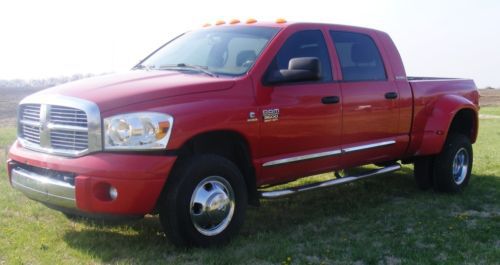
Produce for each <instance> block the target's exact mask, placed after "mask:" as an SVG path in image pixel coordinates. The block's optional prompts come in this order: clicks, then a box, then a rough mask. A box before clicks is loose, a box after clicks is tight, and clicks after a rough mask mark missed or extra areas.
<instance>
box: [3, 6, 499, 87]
mask: <svg viewBox="0 0 500 265" xmlns="http://www.w3.org/2000/svg"><path fill="white" fill-rule="evenodd" d="M499 16H500V1H498V0H476V1H467V0H440V1H437V0H418V1H405V0H378V1H373V0H372V1H370V0H366V1H361V0H349V1H346V0H342V1H337V0H323V1H315V0H307V1H270V0H267V1H261V0H249V1H243V0H230V1H216V0H212V1H202V0H199V1H191V0H181V1H167V0H163V1H150V0H142V1H124V0H122V1H112V0H97V1H96V0H70V1H68V0H66V1H51V0H43V1H39V0H38V1H37V0H2V1H1V2H0V34H1V35H0V79H11V78H24V79H31V78H42V77H53V76H55V77H57V76H62V75H71V74H75V73H102V72H114V71H123V70H127V69H129V68H130V67H131V66H133V65H134V64H135V63H136V62H138V61H139V60H140V59H142V58H143V57H144V56H146V55H147V54H149V53H150V52H151V51H153V50H154V49H155V48H157V47H158V46H160V45H161V44H163V43H164V42H166V41H167V40H169V39H170V38H172V37H174V36H176V35H178V34H180V33H182V32H184V31H186V30H190V29H196V28H199V27H201V25H202V24H204V23H205V22H213V21H215V20H217V19H226V20H229V19H231V18H239V19H241V20H244V19H247V18H249V17H253V18H256V19H257V20H268V21H274V20H275V19H276V18H278V17H284V18H286V19H287V20H289V21H305V22H327V23H337V24H348V25H357V26H364V27H371V28H377V29H380V30H383V31H386V32H388V33H389V34H390V35H391V36H392V38H393V39H394V41H395V42H396V45H397V46H398V48H399V50H400V53H401V55H402V57H403V61H404V63H405V66H406V70H407V73H408V75H423V76H445V77H468V78H474V79H475V80H476V83H477V85H478V86H480V87H485V86H493V87H500V17H499Z"/></svg>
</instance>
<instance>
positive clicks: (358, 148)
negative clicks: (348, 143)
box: [342, 140, 396, 153]
mask: <svg viewBox="0 0 500 265" xmlns="http://www.w3.org/2000/svg"><path fill="white" fill-rule="evenodd" d="M395 143H396V141H394V140H390V141H384V142H378V143H372V144H364V145H358V146H353V147H348V148H344V149H342V152H343V153H351V152H356V151H362V150H367V149H372V148H377V147H384V146H388V145H393V144H395Z"/></svg>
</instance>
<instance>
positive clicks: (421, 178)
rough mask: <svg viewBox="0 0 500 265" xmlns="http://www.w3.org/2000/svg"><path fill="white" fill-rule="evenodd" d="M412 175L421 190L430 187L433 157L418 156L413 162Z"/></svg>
mask: <svg viewBox="0 0 500 265" xmlns="http://www.w3.org/2000/svg"><path fill="white" fill-rule="evenodd" d="M413 175H414V176H415V182H416V183H417V187H418V188H419V189H421V190H428V189H430V188H432V186H433V182H434V157H433V156H425V157H418V158H417V159H416V160H415V162H414V164H413Z"/></svg>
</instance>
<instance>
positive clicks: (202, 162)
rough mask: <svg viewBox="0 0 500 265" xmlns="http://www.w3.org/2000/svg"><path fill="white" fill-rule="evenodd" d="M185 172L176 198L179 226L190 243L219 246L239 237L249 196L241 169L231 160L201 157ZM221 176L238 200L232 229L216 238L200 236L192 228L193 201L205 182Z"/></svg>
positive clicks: (194, 158) (193, 161) (213, 156)
mask: <svg viewBox="0 0 500 265" xmlns="http://www.w3.org/2000/svg"><path fill="white" fill-rule="evenodd" d="M186 164H187V168H185V169H184V170H183V174H182V176H181V177H182V180H181V182H180V183H179V189H178V192H177V196H178V197H177V198H176V211H175V213H171V214H176V215H177V218H178V224H179V225H180V226H181V227H180V229H182V232H183V233H182V234H184V235H185V236H186V239H187V243H188V244H190V245H196V246H217V245H222V244H224V243H227V242H228V241H229V239H230V238H231V237H232V236H233V235H234V234H236V233H237V231H238V230H239V228H240V227H241V225H242V224H243V220H244V217H245V211H246V205H247V200H248V198H247V192H246V186H245V181H244V179H243V176H242V174H241V173H240V171H239V170H238V168H237V167H236V166H235V165H234V164H233V163H232V162H231V161H229V160H227V159H225V158H223V157H219V156H215V155H201V156H196V157H193V158H191V159H190V161H189V162H188V163H186ZM210 176H220V177H222V178H224V179H225V180H227V181H228V183H229V185H231V188H232V189H233V192H234V196H235V209H234V214H233V216H232V219H231V221H230V223H229V225H228V226H227V227H226V229H224V231H222V232H221V233H219V234H217V235H213V236H206V235H203V234H201V233H200V232H199V231H198V230H197V229H196V228H195V226H194V225H193V222H192V220H191V214H190V204H191V197H192V194H193V192H194V190H195V188H196V186H197V185H198V184H199V183H200V182H201V181H202V180H204V179H205V178H207V177H210Z"/></svg>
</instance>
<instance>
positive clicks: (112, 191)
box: [109, 186, 118, 201]
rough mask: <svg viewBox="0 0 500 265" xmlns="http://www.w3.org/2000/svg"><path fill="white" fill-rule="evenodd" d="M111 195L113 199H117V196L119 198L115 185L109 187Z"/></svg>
mask: <svg viewBox="0 0 500 265" xmlns="http://www.w3.org/2000/svg"><path fill="white" fill-rule="evenodd" d="M109 197H110V198H111V200H113V201H114V200H116V198H118V191H117V190H116V188H115V187H113V186H111V187H109Z"/></svg>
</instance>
